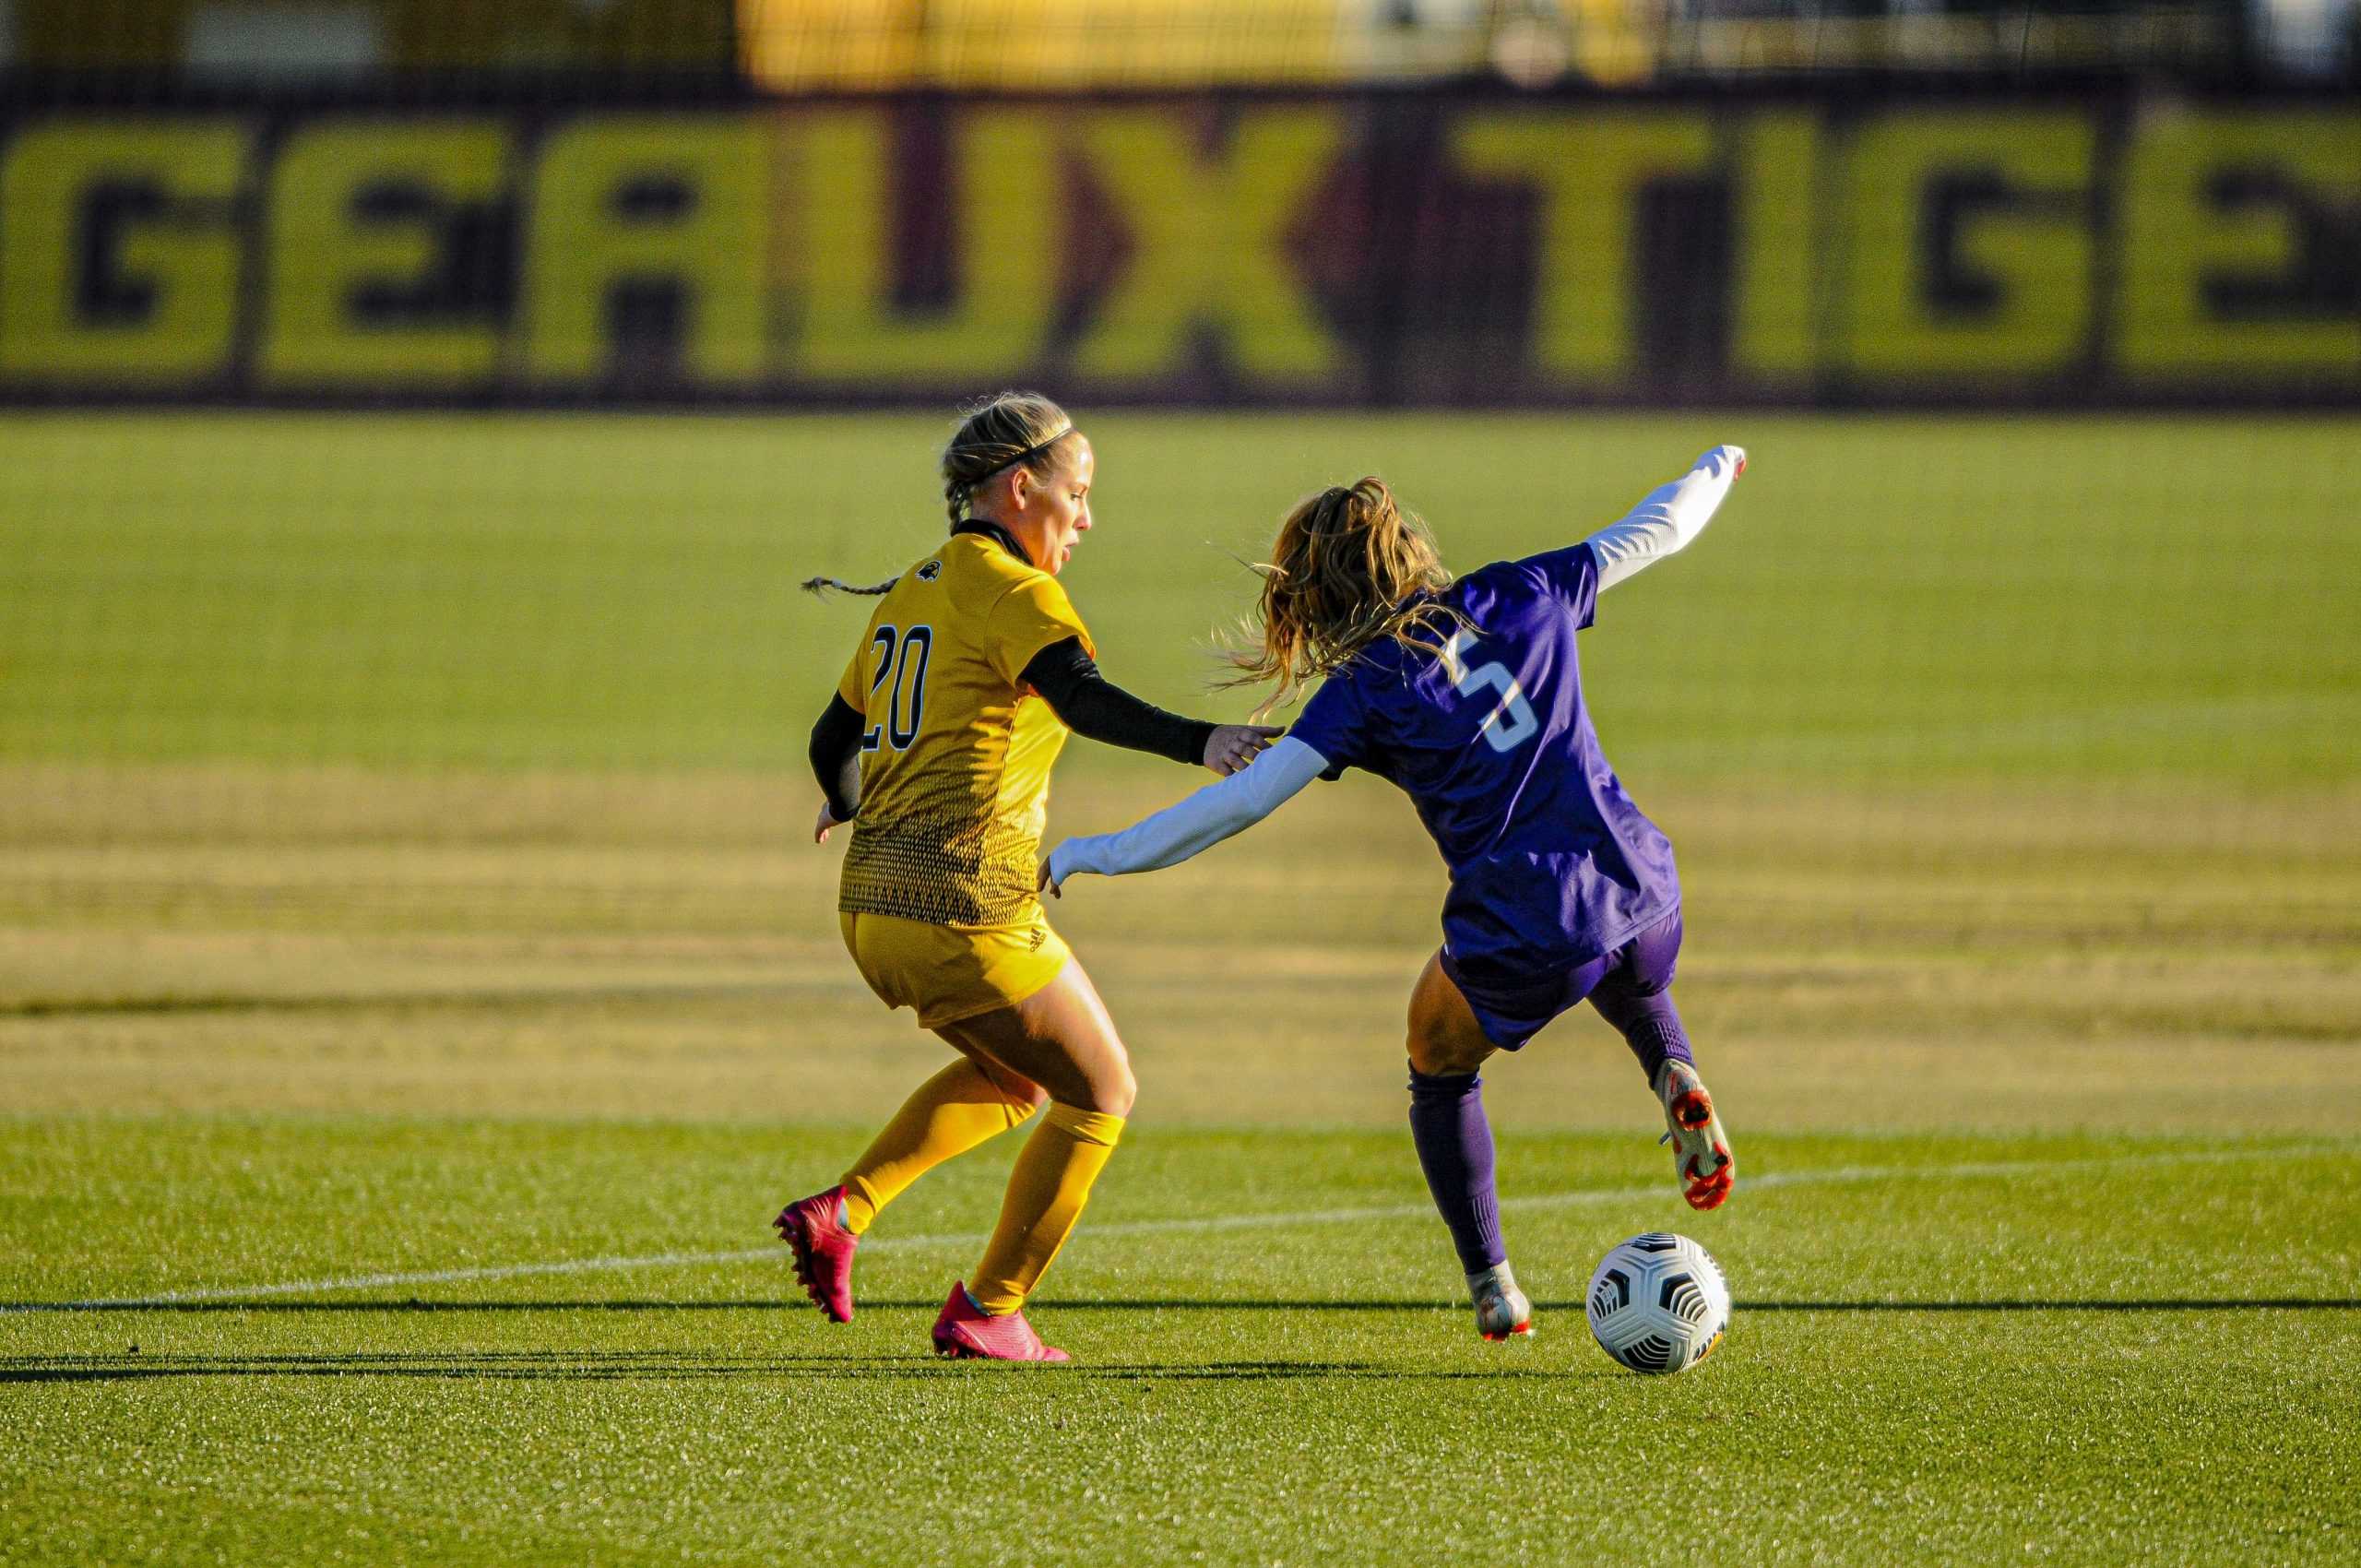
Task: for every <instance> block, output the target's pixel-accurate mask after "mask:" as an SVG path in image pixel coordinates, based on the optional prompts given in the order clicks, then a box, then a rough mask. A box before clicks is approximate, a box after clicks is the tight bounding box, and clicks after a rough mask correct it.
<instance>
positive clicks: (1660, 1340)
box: [1584, 1231, 1730, 1372]
mask: <svg viewBox="0 0 2361 1568" xmlns="http://www.w3.org/2000/svg"><path fill="white" fill-rule="evenodd" d="M1584 1315H1585V1316H1587V1317H1588V1318H1589V1319H1590V1331H1591V1335H1592V1336H1593V1337H1594V1338H1596V1340H1597V1341H1598V1348H1600V1349H1602V1350H1604V1351H1606V1352H1607V1353H1608V1355H1610V1356H1612V1357H1614V1358H1615V1359H1616V1360H1619V1361H1620V1362H1622V1363H1623V1364H1624V1365H1625V1366H1627V1367H1630V1368H1631V1370H1632V1371H1633V1372H1679V1370H1680V1369H1681V1368H1683V1367H1687V1366H1694V1365H1695V1364H1696V1363H1697V1362H1699V1361H1702V1360H1704V1359H1705V1358H1706V1357H1708V1356H1710V1355H1712V1354H1713V1353H1714V1346H1716V1345H1718V1344H1720V1343H1721V1342H1722V1331H1723V1330H1724V1329H1726V1328H1727V1327H1729V1325H1730V1288H1729V1283H1728V1281H1726V1280H1725V1279H1724V1278H1723V1277H1722V1271H1721V1268H1720V1265H1716V1264H1715V1263H1714V1260H1713V1258H1712V1256H1711V1255H1710V1254H1708V1253H1706V1251H1705V1249H1704V1248H1703V1247H1701V1246H1699V1245H1698V1244H1697V1243H1696V1242H1694V1241H1691V1240H1690V1239H1689V1238H1688V1237H1686V1236H1667V1235H1665V1234H1663V1233H1662V1232H1660V1231H1659V1232H1652V1233H1651V1234H1649V1235H1645V1236H1634V1237H1632V1238H1631V1240H1630V1241H1625V1242H1622V1243H1620V1244H1619V1245H1618V1246H1617V1247H1616V1248H1615V1250H1614V1251H1612V1252H1610V1253H1608V1254H1607V1256H1606V1257H1605V1258H1604V1259H1602V1260H1601V1261H1600V1263H1599V1265H1598V1272H1597V1273H1596V1274H1594V1275H1592V1276H1591V1277H1590V1301H1589V1302H1588V1303H1587V1305H1586V1307H1585V1309H1584Z"/></svg>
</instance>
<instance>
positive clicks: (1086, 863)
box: [1041, 737, 1328, 895]
mask: <svg viewBox="0 0 2361 1568" xmlns="http://www.w3.org/2000/svg"><path fill="white" fill-rule="evenodd" d="M1327 770H1328V759H1327V758H1326V757H1323V756H1322V755H1321V754H1319V753H1318V752H1315V751H1313V750H1312V749H1311V747H1310V746H1307V745H1305V744H1304V743H1303V742H1301V741H1299V740H1296V739H1294V738H1292V737H1289V738H1287V739H1286V740H1282V741H1281V742H1278V744H1276V745H1275V746H1273V747H1272V748H1271V749H1270V750H1269V751H1267V752H1264V754H1262V755H1261V756H1259V757H1256V758H1255V759H1254V761H1253V764H1252V766H1248V767H1247V768H1245V769H1243V770H1242V771H1240V772H1238V773H1233V774H1231V775H1230V776H1229V777H1228V778H1225V779H1223V780H1222V781H1221V782H1220V783H1218V784H1208V785H1206V786H1205V787H1204V789H1202V790H1198V791H1197V792H1196V793H1195V794H1193V795H1191V796H1190V797H1189V798H1188V799H1186V800H1183V801H1180V802H1175V803H1174V804H1172V805H1169V806H1167V807H1165V808H1164V809H1163V810H1162V811H1160V812H1157V814H1155V815H1153V816H1150V817H1146V818H1144V819H1142V820H1141V821H1139V822H1136V823H1134V824H1133V825H1132V826H1129V827H1126V828H1124V829H1123V830H1122V831H1121V833H1097V834H1091V835H1089V836H1087V837H1081V838H1069V839H1067V840H1066V841H1065V842H1064V843H1062V844H1060V845H1059V846H1058V847H1057V849H1054V850H1052V851H1051V852H1050V858H1049V859H1048V860H1047V861H1044V862H1042V866H1041V887H1042V890H1043V891H1044V892H1047V893H1050V894H1051V895H1055V894H1057V893H1058V892H1059V891H1060V890H1061V889H1062V887H1063V886H1064V885H1065V880H1066V878H1067V877H1069V876H1072V875H1074V873H1076V872H1095V873H1097V874H1098V875H1100V876H1128V875H1130V874H1131V873H1133V872H1141V871H1161V870H1162V869H1164V868H1165V867H1166V866H1173V865H1179V864H1180V863H1181V861H1185V860H1187V859H1189V858H1190V857H1191V856H1192V855H1195V854H1198V853H1199V852H1201V851H1203V850H1205V849H1212V848H1213V847H1214V846H1215V845H1216V844H1218V843H1220V842H1221V841H1222V840H1223V839H1225V838H1228V837H1232V836H1234V835H1236V834H1239V833H1242V832H1244V831H1245V830H1246V829H1248V828H1250V827H1252V826H1254V825H1255V824H1256V823H1258V822H1260V821H1262V820H1263V819H1264V817H1266V816H1268V815H1270V814H1272V813H1273V812H1275V811H1276V810H1278V809H1279V807H1280V806H1282V805H1284V804H1285V803H1286V802H1288V801H1289V800H1291V799H1293V798H1294V797H1295V795H1296V793H1297V791H1299V790H1301V789H1302V788H1303V787H1304V786H1305V785H1307V784H1309V783H1311V781H1312V780H1313V779H1315V778H1319V777H1320V776H1321V775H1322V774H1323V773H1325V772H1326V771H1327Z"/></svg>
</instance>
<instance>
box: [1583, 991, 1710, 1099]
mask: <svg viewBox="0 0 2361 1568" xmlns="http://www.w3.org/2000/svg"><path fill="white" fill-rule="evenodd" d="M1590 1001H1591V1005H1592V1006H1594V1007H1596V1008H1597V1009H1598V1014H1599V1016H1600V1017H1602V1018H1605V1019H1606V1020H1607V1021H1608V1023H1610V1024H1613V1025H1614V1026H1615V1028H1617V1030H1618V1031H1619V1032H1620V1033H1621V1034H1622V1036H1623V1043H1624V1044H1626V1045H1628V1046H1630V1047H1631V1054H1632V1055H1634V1056H1636V1057H1638V1058H1639V1059H1640V1071H1641V1072H1643V1073H1644V1074H1646V1075H1647V1076H1648V1083H1649V1086H1650V1087H1654V1086H1655V1081H1656V1074H1657V1073H1659V1072H1661V1071H1662V1070H1663V1068H1664V1064H1665V1063H1666V1062H1667V1061H1673V1062H1686V1063H1689V1064H1690V1065H1691V1066H1692V1067H1693V1066H1695V1065H1696V1064H1697V1059H1696V1058H1695V1057H1693V1056H1691V1055H1690V1054H1689V1031H1688V1030H1687V1029H1684V1028H1681V1027H1680V1014H1679V1010H1678V1009H1676V1008H1675V1007H1674V1006H1673V1004H1672V993H1671V992H1668V991H1659V992H1654V993H1652V994H1650V995H1646V996H1641V995H1638V994H1635V993H1633V992H1629V991H1625V990H1623V989H1622V988H1620V987H1619V986H1613V985H1602V986H1600V987H1599V988H1598V989H1597V990H1596V991H1594V992H1591V993H1590Z"/></svg>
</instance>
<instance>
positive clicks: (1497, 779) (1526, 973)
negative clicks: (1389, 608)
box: [1289, 544, 1680, 980]
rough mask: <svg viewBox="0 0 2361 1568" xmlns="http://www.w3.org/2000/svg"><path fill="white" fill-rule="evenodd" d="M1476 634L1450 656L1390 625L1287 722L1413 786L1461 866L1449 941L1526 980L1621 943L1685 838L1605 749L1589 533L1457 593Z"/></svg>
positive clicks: (1351, 760) (1647, 911)
mask: <svg viewBox="0 0 2361 1568" xmlns="http://www.w3.org/2000/svg"><path fill="white" fill-rule="evenodd" d="M1442 599H1443V602H1444V603H1446V604H1449V605H1451V606H1453V608H1455V609H1456V610H1458V611H1459V612H1461V613H1462V614H1464V615H1465V617H1466V618H1467V620H1468V622H1469V623H1471V624H1473V627H1474V630H1473V631H1472V632H1470V631H1468V630H1465V629H1464V628H1463V629H1462V630H1460V631H1459V632H1458V633H1457V634H1456V635H1455V636H1453V637H1452V638H1451V644H1450V647H1449V650H1448V653H1447V656H1446V657H1445V658H1442V659H1438V658H1436V657H1435V656H1434V655H1433V654H1431V653H1428V652H1423V651H1420V650H1418V649H1415V648H1406V647H1403V646H1402V645H1401V644H1400V643H1398V642H1395V641H1394V640H1393V639H1391V638H1387V639H1385V640H1384V641H1382V642H1379V643H1375V644H1372V645H1371V646H1370V647H1367V648H1364V649H1363V650H1362V651H1361V652H1360V653H1359V654H1358V655H1357V656H1356V657H1355V658H1354V659H1353V660H1352V661H1351V662H1350V663H1349V664H1347V666H1346V667H1345V668H1344V669H1342V670H1340V671H1337V672H1336V673H1335V674H1334V675H1331V676H1330V677H1329V678H1328V680H1327V683H1325V684H1323V686H1322V687H1321V688H1320V691H1319V693H1318V694H1317V695H1314V696H1313V697H1312V699H1311V702H1310V703H1309V704H1307V705H1306V706H1305V707H1304V712H1303V718H1302V719H1300V720H1299V721H1298V722H1297V724H1296V725H1295V727H1294V729H1293V730H1292V731H1289V733H1290V734H1292V735H1293V736H1294V737H1295V738H1296V739H1297V740H1299V741H1301V742H1303V743H1304V744H1305V745H1307V746H1310V747H1311V749H1312V750H1313V751H1316V752H1318V753H1319V754H1321V755H1322V756H1323V757H1324V758H1326V759H1327V761H1328V763H1329V771H1328V773H1327V774H1326V775H1324V777H1326V778H1335V777H1337V776H1338V775H1340V774H1342V773H1343V772H1344V770H1345V769H1346V768H1347V767H1359V768H1366V769H1367V770H1369V771H1370V772H1371V773H1374V774H1376V775H1377V776H1378V777H1380V778H1385V779H1389V780H1391V781H1392V782H1394V783H1395V784H1397V785H1399V786H1401V788H1402V789H1403V790H1405V791H1406V792H1407V793H1408V795H1409V797H1410V799H1411V801H1412V802H1415V803H1416V804H1417V806H1418V817H1419V820H1420V821H1422V822H1424V823H1425V824H1426V826H1427V831H1428V832H1429V833H1430V834H1432V835H1433V836H1434V840H1435V844H1436V847H1437V848H1439V849H1442V858H1443V860H1444V861H1445V862H1447V863H1448V864H1449V865H1450V867H1451V895H1450V897H1449V898H1448V899H1447V900H1446V901H1445V903H1444V905H1443V916H1442V923H1443V945H1444V948H1445V950H1446V951H1447V952H1448V953H1449V954H1450V955H1451V956H1452V959H1453V962H1454V963H1455V964H1456V965H1458V966H1459V967H1460V968H1464V969H1465V970H1466V971H1468V972H1469V973H1470V974H1471V975H1474V976H1480V977H1487V978H1491V979H1496V980H1515V979H1529V978H1530V977H1531V975H1532V973H1533V972H1534V970H1535V969H1536V968H1543V969H1551V968H1568V967H1572V966H1573V965H1578V964H1582V963H1585V962H1587V961H1589V960H1591V959H1594V958H1597V957H1601V956H1605V955H1607V954H1608V953H1612V952H1613V951H1615V949H1617V948H1618V947H1619V946H1621V945H1622V944H1624V943H1626V942H1629V941H1630V940H1631V938H1632V937H1633V936H1634V935H1636V934H1637V933H1638V932H1641V931H1643V930H1644V929H1645V928H1646V927H1648V926H1650V925H1653V924H1654V923H1655V922H1656V921H1660V920H1662V919H1663V918H1664V917H1665V916H1666V915H1667V914H1669V913H1670V912H1671V911H1673V910H1674V909H1678V908H1679V903H1680V881H1679V876H1678V875H1677V874H1676V873H1675V872H1674V870H1673V863H1672V845H1671V843H1670V842H1669V841H1668V840H1667V838H1666V837H1665V836H1664V834H1663V833H1662V832H1661V831H1659V830H1658V828H1657V827H1656V825H1655V824H1654V823H1652V822H1650V821H1649V820H1648V819H1647V818H1646V817H1645V816H1643V815H1642V814H1641V812H1640V808H1639V807H1638V806H1636V805H1634V804H1632V802H1631V796H1629V795H1627V794H1625V793H1624V792H1623V786H1622V785H1621V784H1619V783H1618V782H1617V781H1616V778H1615V773H1614V770H1613V769H1611V768H1609V767H1608V766H1607V758H1606V757H1605V756H1603V755H1601V754H1600V753H1599V749H1598V734H1597V732H1596V731H1594V730H1593V729H1592V728H1591V722H1590V714H1589V713H1588V712H1587V711H1586V710H1585V709H1584V707H1583V684H1582V666H1581V662H1580V660H1579V659H1577V658H1576V657H1575V652H1574V634H1575V633H1576V632H1579V631H1581V630H1583V629H1584V627H1586V626H1588V625H1589V624H1591V618H1592V615H1593V613H1594V612H1595V611H1596V607H1597V602H1598V563H1597V561H1596V557H1594V556H1593V555H1592V553H1591V550H1590V546H1589V545H1587V544H1578V545H1575V546H1573V547H1572V548H1571V549H1567V550H1557V551H1552V552H1549V553H1548V554H1546V555H1536V556H1533V557H1531V558H1529V559H1527V560H1524V561H1502V562H1496V563H1494V564H1491V565H1489V566H1486V567H1485V568H1483V569H1482V570H1481V571H1478V572H1473V573H1470V574H1469V575H1468V576H1465V577H1462V578H1460V579H1459V581H1458V582H1456V583H1455V584H1453V586H1452V587H1451V588H1448V589H1446V590H1444V593H1443V595H1442Z"/></svg>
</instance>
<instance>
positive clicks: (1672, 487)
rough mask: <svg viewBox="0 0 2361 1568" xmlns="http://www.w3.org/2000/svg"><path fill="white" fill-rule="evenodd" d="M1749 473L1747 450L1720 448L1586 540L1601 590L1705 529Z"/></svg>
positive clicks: (1653, 562) (1643, 567)
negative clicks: (1595, 561) (1733, 488)
mask: <svg viewBox="0 0 2361 1568" xmlns="http://www.w3.org/2000/svg"><path fill="white" fill-rule="evenodd" d="M1745 471H1746V449H1745V448H1744V447H1742V446H1716V447H1714V449H1713V450H1712V451H1710V452H1708V453H1706V454H1705V455H1704V456H1703V457H1700V458H1698V459H1697V461H1696V463H1695V465H1694V466H1692V467H1691V469H1690V470H1689V471H1688V472H1687V473H1685V474H1683V475H1681V476H1680V477H1679V479H1677V480H1675V481H1672V482H1671V483H1670V484H1660V485H1658V486H1656V488H1655V489H1654V490H1652V491H1650V492H1648V493H1647V496H1646V498H1645V499H1643V501H1641V503H1640V504H1639V505H1637V506H1634V507H1632V508H1631V511H1630V513H1628V514H1627V515H1626V516H1625V517H1623V518H1622V520H1621V521H1619V522H1615V523H1609V524H1608V526H1607V527H1605V528H1603V529H1599V530H1598V531H1597V532H1596V533H1595V534H1593V535H1591V536H1590V538H1589V539H1587V540H1584V541H1583V542H1584V543H1585V544H1587V545H1588V546H1589V547H1590V552H1591V554H1592V555H1593V556H1594V557H1595V558H1596V560H1597V562H1598V587H1599V591H1601V592H1602V593H1603V592H1605V591H1606V590H1607V589H1608V588H1613V587H1614V586H1615V585H1616V584H1617V583H1619V582H1621V581H1622V580H1623V579H1624V578H1626V577H1629V576H1634V575H1636V574H1637V573H1640V572H1643V571H1644V570H1646V569H1647V568H1648V567H1649V566H1651V565H1653V564H1655V563H1656V562H1658V561H1661V560H1663V559H1664V558H1665V557H1666V556H1667V555H1670V554H1672V553H1673V552H1675V551H1678V550H1679V549H1680V548H1681V547H1682V546H1683V545H1685V544H1687V543H1688V542H1689V541H1690V540H1692V539H1695V538H1696V537H1697V536H1698V535H1699V534H1701V533H1703V532H1704V531H1705V525H1706V524H1707V523H1710V522H1712V521H1713V520H1714V512H1715V511H1716V510H1718V509H1719V508H1720V506H1721V505H1722V498H1723V497H1724V496H1726V495H1727V494H1729V493H1730V486H1731V485H1732V484H1734V483H1736V482H1737V481H1738V475H1740V474H1742V473H1744V472H1745Z"/></svg>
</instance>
